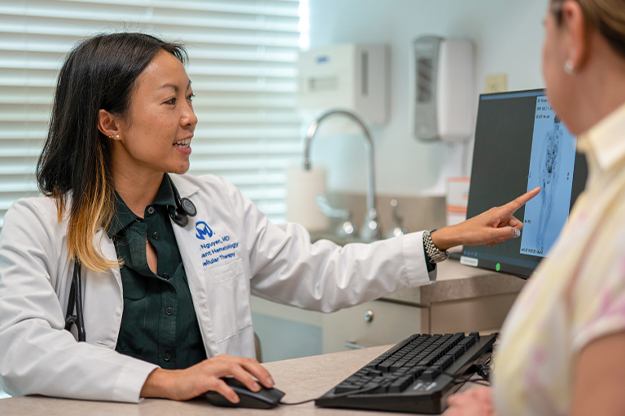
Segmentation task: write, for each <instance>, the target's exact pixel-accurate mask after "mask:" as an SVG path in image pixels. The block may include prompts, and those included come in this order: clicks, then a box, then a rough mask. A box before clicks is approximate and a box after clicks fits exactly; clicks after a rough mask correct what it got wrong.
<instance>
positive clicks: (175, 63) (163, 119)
mask: <svg viewBox="0 0 625 416" xmlns="http://www.w3.org/2000/svg"><path fill="white" fill-rule="evenodd" d="M192 97H193V90H192V88H191V81H189V77H188V76H187V73H186V71H185V69H184V66H183V64H182V63H181V62H180V60H179V59H178V58H176V57H175V56H174V55H172V54H171V53H169V52H167V51H165V50H161V51H159V52H158V53H157V54H156V55H155V56H154V59H152V61H151V62H150V63H149V64H148V66H147V67H146V68H145V70H144V71H143V72H142V73H141V74H140V75H139V76H138V77H137V79H136V81H135V84H134V86H133V90H132V92H131V95H130V106H129V108H128V111H127V114H125V115H124V116H123V117H114V119H112V120H111V122H114V123H115V126H114V127H113V126H111V127H112V128H114V129H116V130H117V133H116V134H114V135H113V137H112V140H111V156H112V158H111V159H112V163H113V172H114V174H115V175H117V174H122V175H125V176H128V175H146V176H152V175H160V174H162V173H163V172H168V173H178V174H181V173H185V172H186V171H187V170H188V169H189V155H190V154H191V147H190V143H191V139H192V137H193V132H194V130H195V126H196V124H197V117H196V116H195V113H194V112H193V106H192V102H191V100H192ZM117 135H119V137H117ZM109 137H110V136H109Z"/></svg>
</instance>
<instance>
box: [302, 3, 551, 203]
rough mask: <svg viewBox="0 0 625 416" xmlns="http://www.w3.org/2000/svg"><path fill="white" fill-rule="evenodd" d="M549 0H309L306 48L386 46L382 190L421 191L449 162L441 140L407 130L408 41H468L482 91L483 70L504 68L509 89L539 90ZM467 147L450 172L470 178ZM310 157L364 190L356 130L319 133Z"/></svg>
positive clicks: (336, 183)
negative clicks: (388, 74)
mask: <svg viewBox="0 0 625 416" xmlns="http://www.w3.org/2000/svg"><path fill="white" fill-rule="evenodd" d="M547 4H548V0H309V5H310V47H311V48H314V47H317V46H325V45H331V44H337V43H386V44H388V45H390V46H391V65H390V66H391V92H390V98H391V100H390V103H391V108H390V121H389V122H388V123H387V124H386V125H384V126H380V127H374V128H373V129H372V133H373V136H374V143H375V146H376V149H375V150H376V152H377V154H376V170H377V172H376V187H377V192H378V193H379V194H385V195H418V194H423V193H424V192H425V191H426V190H430V189H432V188H433V187H434V185H435V184H436V182H437V180H438V179H439V174H440V172H441V167H442V166H446V168H447V169H449V168H450V166H449V164H450V163H451V160H450V157H449V151H447V149H445V147H446V145H445V144H442V143H423V142H418V141H417V140H416V139H415V138H413V137H412V134H411V132H410V129H409V114H408V100H409V98H408V97H409V92H408V83H409V75H408V73H409V64H408V59H409V47H410V44H411V42H412V41H413V40H414V39H415V38H417V37H419V36H422V35H426V34H428V35H430V34H431V35H437V36H442V37H447V38H468V39H470V40H472V41H473V42H474V45H475V49H476V51H475V53H476V55H475V57H476V87H477V93H481V92H484V81H485V76H486V74H492V73H506V74H507V75H508V89H509V90H521V89H533V88H542V87H544V84H543V80H542V76H541V73H540V57H541V48H542V37H543V31H544V30H543V26H542V20H543V16H544V13H545V11H546V9H547ZM477 93H476V97H475V100H476V107H477ZM475 110H476V111H477V108H476V109H475ZM320 133H323V132H322V131H320ZM466 147H467V153H466V156H465V159H466V160H465V161H464V167H463V168H460V167H458V166H451V168H452V169H451V170H456V171H458V172H459V173H462V174H464V175H467V176H468V175H469V174H470V156H471V155H470V153H471V150H472V143H468V144H467V146H466ZM461 159H462V158H460V159H459V158H457V157H456V160H461ZM312 160H313V162H315V163H321V164H324V165H325V166H326V167H327V168H328V187H329V188H330V189H331V190H335V191H345V192H362V193H364V192H365V189H366V181H365V179H366V176H365V164H364V160H365V155H364V146H363V139H362V138H361V137H360V136H358V135H349V136H344V137H336V136H333V137H330V136H326V137H323V135H322V134H320V135H319V137H315V143H313V149H312ZM461 162H462V160H461Z"/></svg>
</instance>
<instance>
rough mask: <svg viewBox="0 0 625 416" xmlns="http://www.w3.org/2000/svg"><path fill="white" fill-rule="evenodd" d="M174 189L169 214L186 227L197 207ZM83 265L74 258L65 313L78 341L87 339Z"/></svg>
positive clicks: (177, 222)
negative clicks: (74, 327)
mask: <svg viewBox="0 0 625 416" xmlns="http://www.w3.org/2000/svg"><path fill="white" fill-rule="evenodd" d="M171 187H172V188H173V190H174V200H175V201H176V210H175V212H173V213H172V212H170V213H169V216H170V218H171V220H172V221H173V222H175V223H176V224H177V225H179V226H181V227H186V226H187V224H188V223H189V218H188V217H195V215H196V214H197V209H196V208H195V205H194V204H193V202H191V200H190V199H189V198H182V199H181V198H180V194H179V193H178V189H176V187H175V186H174V184H173V183H172V184H171ZM80 269H81V267H80V263H79V262H78V260H77V259H74V272H73V273H72V285H71V286H70V289H69V298H68V300H67V312H66V313H65V329H66V330H68V331H70V332H71V329H72V325H76V330H77V332H78V341H79V342H80V341H85V321H84V315H83V313H82V310H83V309H82V282H81V278H80V275H81V273H80V272H81V270H80Z"/></svg>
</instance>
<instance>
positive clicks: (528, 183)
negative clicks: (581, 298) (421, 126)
mask: <svg viewBox="0 0 625 416" xmlns="http://www.w3.org/2000/svg"><path fill="white" fill-rule="evenodd" d="M576 141H577V139H576V138H575V137H573V136H572V135H571V134H570V133H569V132H568V130H567V129H566V127H565V126H564V124H562V123H561V122H560V120H559V119H558V118H557V117H556V116H555V114H554V112H553V110H552V109H551V106H550V105H549V102H548V101H547V97H546V96H545V92H544V90H531V91H518V92H507V93H496V94H483V95H481V96H480V100H479V107H478V115H477V124H476V129H475V147H474V150H473V167H472V172H471V185H470V188H469V201H468V206H467V218H471V217H473V216H475V215H478V214H480V213H481V212H483V211H486V210H488V209H489V208H492V207H494V206H498V205H503V204H505V203H507V202H509V201H512V200H513V199H514V198H516V197H518V196H520V195H522V194H523V193H525V192H527V191H529V190H531V189H534V188H535V187H537V186H540V187H542V190H541V192H540V194H539V195H538V196H536V197H535V198H534V199H532V200H531V201H529V202H528V203H527V204H526V205H525V206H524V207H522V208H521V209H519V210H518V211H517V212H516V213H515V217H516V218H518V219H519V220H520V221H523V225H524V227H523V231H522V233H521V237H519V238H516V239H511V240H509V241H507V242H504V243H501V244H498V245H496V246H493V247H487V246H464V247H463V250H462V255H461V258H460V261H461V263H462V264H465V265H469V266H474V267H480V268H484V269H489V270H495V271H498V272H503V273H509V274H513V275H516V276H520V277H525V278H526V277H529V276H530V275H531V273H532V272H533V271H534V269H535V268H536V266H538V264H539V263H540V261H541V260H542V259H543V258H544V257H545V256H546V255H548V253H549V249H550V248H551V247H552V246H553V244H554V242H555V240H556V239H557V237H558V235H559V233H560V231H561V230H562V227H563V226H564V224H565V223H566V221H567V219H568V216H569V212H570V209H571V207H572V206H573V203H574V202H575V200H576V199H577V197H578V196H579V194H580V193H581V191H582V190H583V189H584V186H585V184H586V177H587V172H588V170H587V165H586V159H585V157H584V156H583V155H582V154H579V153H577V152H576V150H575V145H576Z"/></svg>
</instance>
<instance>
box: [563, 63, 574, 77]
mask: <svg viewBox="0 0 625 416" xmlns="http://www.w3.org/2000/svg"><path fill="white" fill-rule="evenodd" d="M564 72H566V73H567V74H569V75H573V74H574V73H575V66H574V65H573V61H572V60H570V59H569V60H567V61H566V62H565V63H564Z"/></svg>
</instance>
